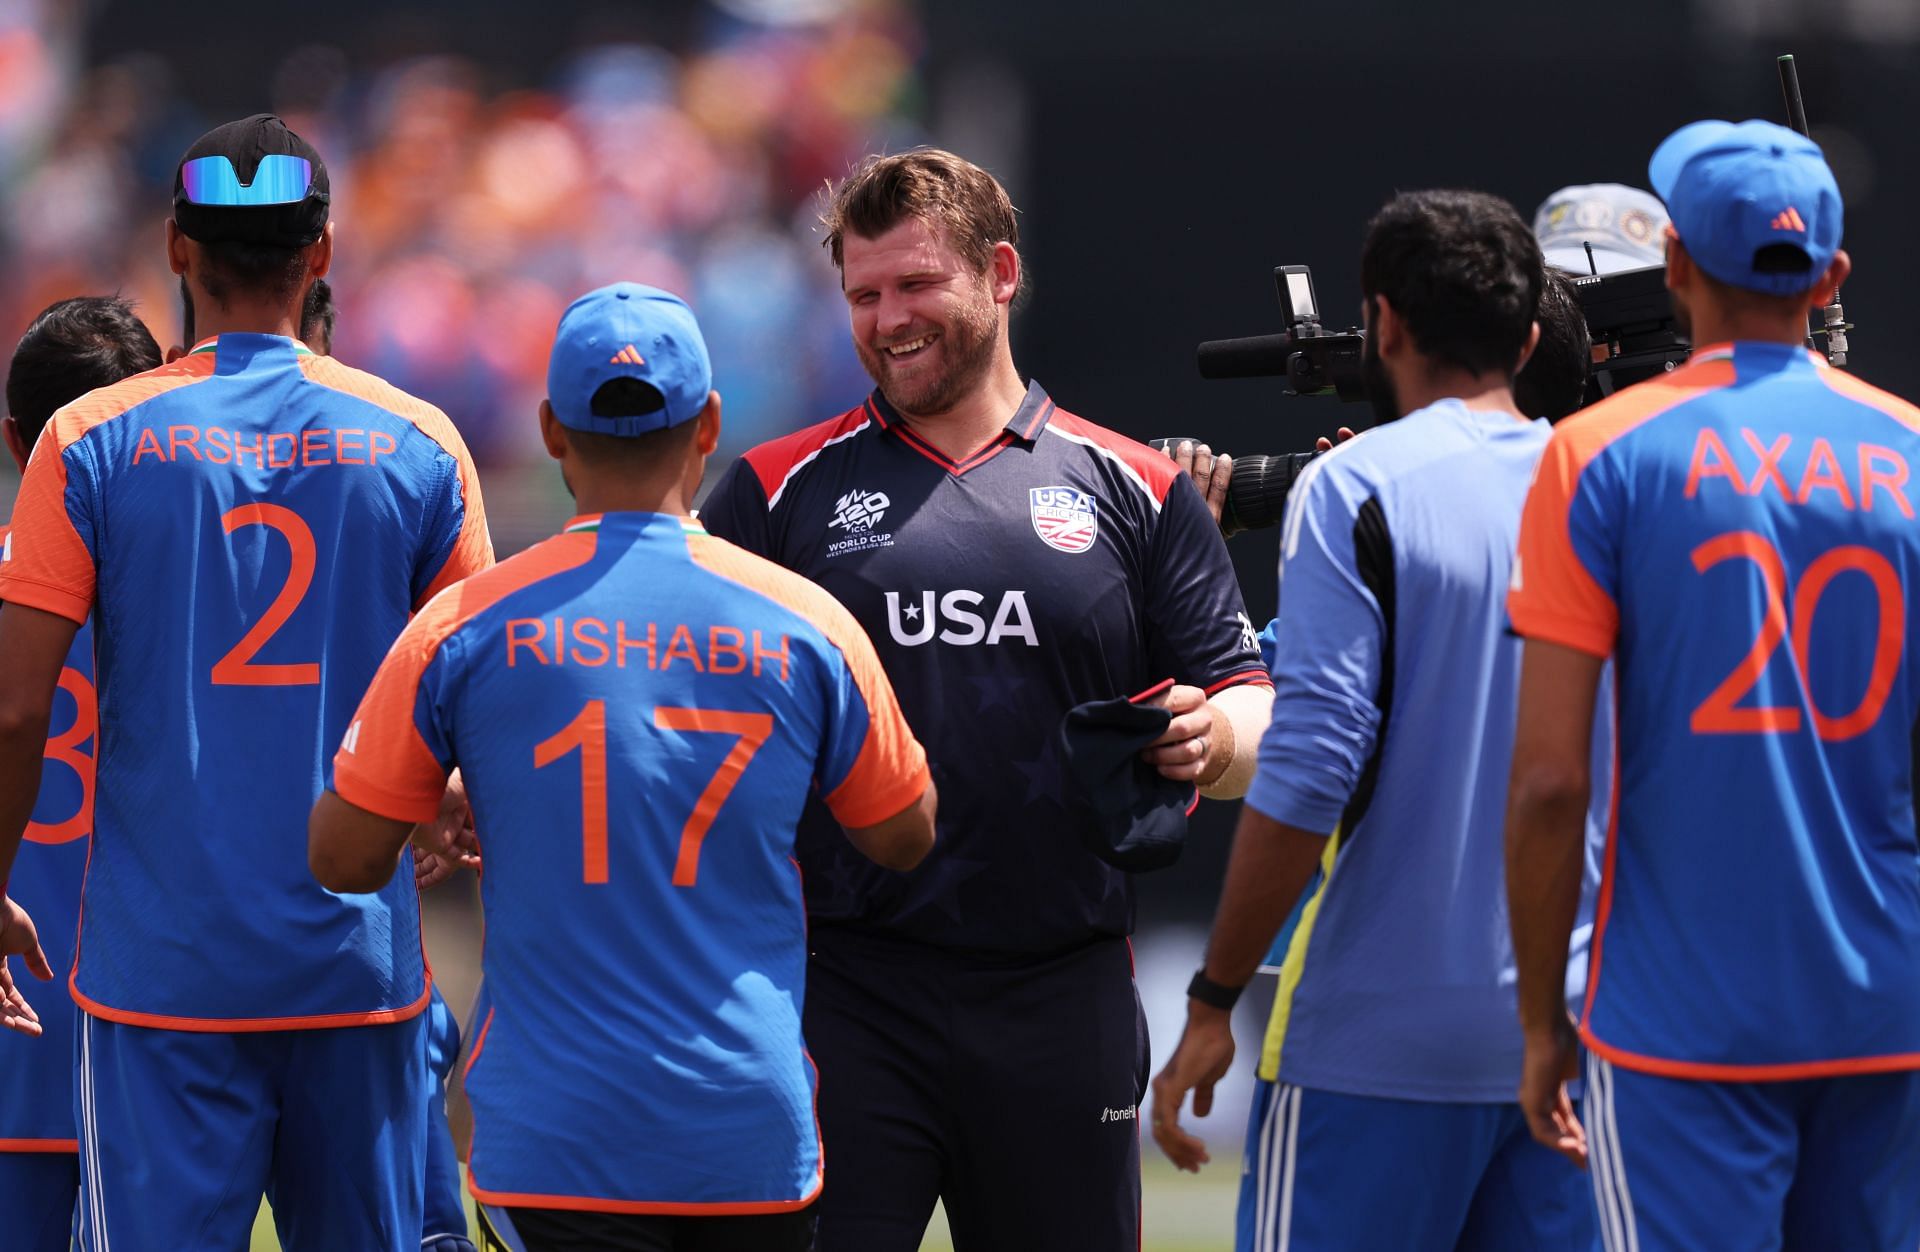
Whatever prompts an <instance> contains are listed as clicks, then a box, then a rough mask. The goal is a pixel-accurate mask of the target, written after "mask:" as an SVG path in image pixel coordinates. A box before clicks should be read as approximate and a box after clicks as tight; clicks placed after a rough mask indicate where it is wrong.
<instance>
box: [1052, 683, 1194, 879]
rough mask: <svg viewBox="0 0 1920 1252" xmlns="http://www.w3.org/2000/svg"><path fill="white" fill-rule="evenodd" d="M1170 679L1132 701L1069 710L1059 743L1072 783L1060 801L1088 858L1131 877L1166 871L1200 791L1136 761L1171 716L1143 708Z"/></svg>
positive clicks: (1163, 730) (1094, 702)
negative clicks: (1085, 847) (1077, 831)
mask: <svg viewBox="0 0 1920 1252" xmlns="http://www.w3.org/2000/svg"><path fill="white" fill-rule="evenodd" d="M1172 685H1173V680H1172V679H1171V678H1169V679H1167V680H1166V681H1165V682H1162V683H1160V684H1158V685H1157V686H1154V687H1152V688H1150V689H1149V690H1146V691H1143V692H1141V693H1140V694H1139V695H1137V696H1135V697H1133V698H1132V699H1131V700H1122V699H1114V700H1089V701H1088V702H1087V703H1085V704H1079V705H1075V706H1074V707H1073V708H1071V709H1069V710H1067V715H1066V717H1065V718H1064V719H1062V720H1061V722H1060V742H1061V745H1062V746H1063V747H1064V748H1065V749H1066V754H1067V777H1068V779H1069V780H1070V781H1071V784H1072V785H1071V786H1070V787H1069V789H1068V794H1067V795H1066V796H1065V797H1063V798H1064V799H1065V800H1066V801H1067V806H1068V809H1069V810H1070V811H1072V813H1073V815H1074V817H1075V818H1077V819H1078V820H1077V821H1076V823H1075V825H1076V826H1077V827H1078V829H1079V831H1080V839H1081V842H1082V843H1084V844H1086V846H1087V850H1088V851H1089V852H1091V853H1093V854H1094V855H1095V856H1097V857H1099V858H1100V859H1101V860H1103V861H1105V862H1106V863H1107V864H1109V865H1112V866H1114V867H1115V868H1117V869H1124V870H1126V871H1128V872H1129V873H1135V874H1138V873H1142V872H1145V871H1147V870H1155V869H1165V868H1166V867H1167V866H1169V865H1171V864H1173V863H1174V862H1175V861H1177V860H1179V859H1180V850H1181V849H1182V848H1183V847H1185V846H1186V842H1187V815H1188V814H1190V813H1192V812H1193V810H1194V807H1195V806H1196V805H1198V804H1199V802H1200V792H1199V790H1198V789H1197V788H1196V787H1195V786H1194V785H1193V784H1192V783H1190V782H1178V781H1175V780H1174V779H1171V778H1168V777H1166V776H1165V775H1163V774H1161V773H1160V771H1159V770H1156V769H1154V768H1153V766H1151V765H1148V764H1147V763H1146V762H1145V761H1143V760H1141V759H1140V752H1141V750H1142V749H1143V748H1146V747H1149V746H1150V745H1151V744H1152V743H1153V741H1154V740H1156V739H1158V738H1159V737H1160V736H1161V735H1164V734H1165V733H1167V725H1168V723H1170V722H1172V721H1173V714H1172V713H1170V712H1168V711H1167V710H1166V709H1164V708H1161V707H1160V706H1159V705H1157V704H1149V703H1147V701H1150V700H1153V699H1154V698H1156V697H1157V696H1159V695H1160V694H1161V693H1162V692H1164V691H1165V690H1166V689H1167V688H1169V687H1171V686H1172Z"/></svg>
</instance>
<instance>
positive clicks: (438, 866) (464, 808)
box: [413, 770, 480, 891]
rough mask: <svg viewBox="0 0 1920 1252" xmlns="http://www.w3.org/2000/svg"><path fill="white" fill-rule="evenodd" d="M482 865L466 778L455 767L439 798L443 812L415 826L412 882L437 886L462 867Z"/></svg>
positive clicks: (420, 886)
mask: <svg viewBox="0 0 1920 1252" xmlns="http://www.w3.org/2000/svg"><path fill="white" fill-rule="evenodd" d="M479 868H480V839H479V836H478V835H476V834H475V833H474V829H473V808H472V806H470V805H469V804H468V803H467V785H466V781H465V780H464V779H462V778H461V777H460V771H459V770H455V771H454V772H453V774H452V775H451V776H450V777H449V778H448V779H447V790H446V793H445V794H444V795H442V796H441V797H440V814H439V816H437V817H435V818H434V819H433V820H432V821H430V822H422V823H420V824H419V825H418V826H415V827H414V828H413V885H414V886H415V887H416V888H418V889H419V890H421V891H425V890H427V889H428V888H429V887H437V886H439V885H440V884H441V883H443V882H445V881H446V880H447V879H449V878H451V877H452V876H453V874H454V872H455V871H457V870H460V869H476V870H477V869H479Z"/></svg>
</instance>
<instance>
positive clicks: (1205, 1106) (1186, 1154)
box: [1153, 1000, 1233, 1174]
mask: <svg viewBox="0 0 1920 1252" xmlns="http://www.w3.org/2000/svg"><path fill="white" fill-rule="evenodd" d="M1232 1064H1233V1015H1232V1014H1230V1013H1228V1012H1227V1011H1226V1010H1224V1009H1217V1008H1214V1007H1213V1006H1212V1005H1210V1004H1200V1003H1197V1002H1195V1001H1192V1000H1189V1001H1187V1029H1186V1032H1185V1033H1184V1034H1182V1035H1181V1036H1180V1046H1179V1047H1177V1048H1175V1049H1174V1050H1173V1056H1172V1057H1171V1058H1170V1059H1169V1060H1168V1061H1167V1065H1166V1068H1165V1069H1163V1070H1161V1071H1160V1074H1159V1076H1158V1077H1156V1078H1155V1079H1154V1080H1153V1141H1154V1142H1155V1143H1157V1144H1159V1145H1160V1150H1161V1151H1162V1152H1165V1153H1166V1154H1167V1159H1169V1160H1171V1161H1172V1162H1173V1163H1174V1164H1175V1165H1177V1166H1179V1167H1180V1168H1181V1169H1184V1170H1189V1171H1191V1172H1193V1173H1196V1174H1197V1173H1199V1172H1200V1167H1201V1166H1202V1165H1205V1164H1206V1163H1207V1162H1208V1161H1210V1160H1212V1159H1213V1158H1212V1157H1210V1156H1208V1155H1207V1144H1206V1141H1205V1140H1204V1139H1200V1138H1198V1137H1197V1136H1194V1135H1190V1134H1188V1133H1187V1132H1186V1130H1185V1129H1184V1128H1183V1127H1182V1126H1181V1125H1180V1105H1181V1104H1182V1103H1183V1102H1184V1101H1185V1100H1186V1098H1187V1092H1189V1091H1191V1092H1193V1115H1194V1116H1195V1117H1205V1116H1206V1115H1207V1114H1208V1113H1211V1112H1212V1111H1213V1086H1214V1084H1215V1083H1217V1082H1219V1081H1220V1080H1221V1079H1222V1078H1225V1077H1226V1076H1227V1070H1228V1068H1229V1067H1230V1066H1232Z"/></svg>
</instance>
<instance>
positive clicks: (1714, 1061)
mask: <svg viewBox="0 0 1920 1252" xmlns="http://www.w3.org/2000/svg"><path fill="white" fill-rule="evenodd" d="M1649 174H1650V176H1651V179H1652V184H1653V187H1654V189H1655V190H1656V191H1658V192H1659V193H1660V196H1661V198H1662V199H1663V200H1664V201H1665V202H1666V206H1667V209H1668V211H1669V213H1671V215H1672V230H1671V232H1670V233H1669V235H1668V238H1667V245H1666V246H1667V285H1668V287H1669V288H1670V289H1671V290H1672V292H1673V299H1674V308H1675V312H1676V313H1677V314H1678V315H1679V317H1680V319H1681V321H1682V324H1683V326H1685V327H1687V328H1688V329H1689V330H1690V334H1691V337H1692V339H1693V342H1694V344H1695V348H1694V352H1693V357H1692V360H1691V361H1689V362H1688V364H1687V365H1686V366H1684V367H1683V368H1681V369H1678V370H1675V371H1674V372H1672V373H1671V374H1668V375H1666V376H1664V377H1662V378H1659V379H1655V380H1653V381H1650V382H1646V383H1642V384H1640V385H1638V386H1635V387H1631V388H1628V389H1627V390H1625V391H1623V392H1621V393H1620V394H1619V395H1617V396H1613V397H1610V398H1608V399H1607V400H1605V401H1604V402H1602V403H1600V404H1597V405H1594V406H1593V407H1591V408H1589V409H1587V410H1585V411H1584V412H1582V413H1580V414H1578V415H1576V416H1575V417H1573V418H1570V419H1569V420H1568V421H1567V422H1565V423H1564V424H1562V425H1561V426H1560V427H1559V429H1558V430H1556V431H1555V433H1554V437H1553V441H1552V443H1551V444H1550V445H1549V446H1548V448H1547V451H1546V455H1545V459H1544V460H1543V461H1542V463H1541V466H1540V473H1539V477H1538V480H1537V481H1536V482H1535V484H1534V486H1533V489H1532V491H1531V493H1530V495H1529V496H1528V499H1527V506H1526V515H1525V520H1524V522H1523V524H1522V527H1521V532H1520V544H1519V559H1518V561H1517V563H1516V564H1515V566H1514V573H1513V588H1512V592H1511V594H1510V596H1509V601H1508V603H1509V608H1510V612H1511V615H1512V620H1513V626H1514V629H1515V630H1516V631H1518V632H1519V633H1520V634H1521V635H1523V636H1525V638H1526V660H1525V671H1524V677H1523V679H1522V682H1521V693H1520V713H1519V729H1518V732H1517V738H1516V743H1517V745H1518V746H1517V749H1516V751H1515V755H1514V764H1513V780H1512V795H1511V800H1510V803H1509V810H1508V816H1507V843H1508V850H1507V863H1508V891H1509V896H1510V909H1511V919H1512V924H1513V937H1514V945H1515V949H1516V955H1517V957H1518V973H1519V980H1520V982H1519V996H1520V1005H1519V1007H1520V1016H1521V1022H1522V1024H1523V1027H1524V1030H1525V1034H1526V1065H1525V1071H1524V1074H1525V1076H1524V1079H1523V1082H1522V1084H1521V1087H1520V1101H1521V1107H1522V1109H1523V1111H1524V1112H1525V1114H1526V1116H1527V1119H1528V1121H1529V1122H1530V1123H1531V1125H1532V1128H1533V1133H1534V1136H1535V1137H1536V1138H1537V1139H1539V1140H1540V1142H1542V1143H1543V1144H1547V1145H1549V1146H1552V1147H1555V1148H1558V1149H1560V1150H1561V1151H1563V1152H1565V1153H1567V1154H1568V1155H1570V1156H1573V1157H1575V1158H1577V1159H1584V1160H1585V1161H1586V1162H1587V1163H1588V1165H1589V1167H1590V1173H1591V1175H1592V1180H1593V1189H1594V1195H1595V1198H1596V1199H1597V1201H1598V1208H1599V1228H1600V1232H1601V1235H1602V1237H1603V1238H1604V1240H1605V1242H1606V1245H1607V1247H1608V1248H1610V1249H1645V1250H1646V1252H1652V1250H1653V1249H1663V1248H1709V1247H1711V1248H1780V1247H1786V1248H1848V1249H1869V1250H1871V1249H1899V1250H1901V1252H1909V1250H1910V1249H1912V1248H1914V1247H1915V1246H1916V1245H1920V1187H1916V1186H1915V1185H1914V1180H1915V1179H1916V1178H1917V1177H1920V1073H1916V1071H1917V1070H1920V996H1916V995H1915V988H1916V986H1920V860H1917V859H1916V854H1917V853H1920V846H1917V845H1916V843H1915V837H1914V812H1913V779H1912V773H1911V768H1912V767H1911V763H1910V762H1911V758H1910V737H1911V735H1912V733H1913V727H1914V721H1915V715H1916V713H1920V674H1917V673H1916V670H1915V668H1914V665H1913V649H1914V644H1915V642H1916V641H1917V640H1920V626H1917V625H1916V623H1920V618H1917V617H1916V616H1915V614H1914V612H1913V608H1912V600H1911V598H1910V592H1909V591H1908V588H1910V587H1913V586H1914V585H1915V575H1916V572H1920V529H1916V527H1915V525H1914V522H1915V516H1914V503H1915V502H1914V487H1913V485H1912V482H1911V478H1912V469H1913V467H1914V466H1915V464H1916V463H1920V410H1916V409H1915V408H1914V406H1912V405H1910V404H1907V403H1906V402H1904V401H1902V400H1900V399H1897V398H1896V397H1894V396H1891V395H1888V394H1887V393H1886V392H1883V391H1880V390H1878V389H1876V388H1874V387H1871V386H1869V385H1867V384H1866V383H1864V382H1861V381H1860V380H1859V379H1857V378H1854V377H1852V376H1850V375H1848V374H1846V373H1843V372H1842V371H1840V370H1837V369H1831V368H1829V367H1828V366H1827V363H1826V362H1825V361H1824V360H1823V359H1822V358H1820V357H1819V356H1817V355H1815V354H1813V353H1811V352H1809V351H1808V350H1807V347H1806V336H1807V317H1808V314H1809V313H1810V312H1811V311H1813V310H1815V309H1818V308H1819V307H1821V306H1822V305H1824V304H1826V303H1828V302H1829V301H1830V300H1832V299H1833V298H1834V293H1835V292H1836V290H1837V289H1838V288H1839V286H1840V284H1841V283H1842V282H1843V281H1845V279H1846V277H1847V274H1848V272H1849V268H1850V262H1849V261H1848V258H1847V254H1846V253H1845V252H1844V251H1842V250H1841V248H1840V240H1841V225H1842V205H1841V199H1840V191H1839V188H1838V186H1837V185H1836V183H1835V182H1834V178H1833V174H1832V172H1831V171H1830V170H1829V169H1828V167H1827V164H1826V161H1825V159H1824V157H1823V156H1822V154H1821V151H1820V148H1819V147H1818V145H1816V144H1814V143H1813V142H1812V141H1811V140H1808V139H1806V138H1803V137H1802V136H1800V135H1797V134H1795V133H1794V132H1792V131H1790V130H1787V129H1786V128H1784V127H1781V126H1776V125H1773V124H1771V123H1768V122H1758V121H1749V122H1742V123H1740V124H1738V125H1734V124H1731V123H1727V122H1719V121H1710V122H1696V123H1694V124H1692V125H1690V126H1686V127H1682V128H1681V129H1680V130H1678V131H1676V132H1675V133H1674V134H1672V135H1671V136H1669V137H1668V138H1667V140H1666V141H1665V142H1664V143H1662V144H1661V145H1660V147H1659V148H1658V150H1656V151H1655V152H1654V154H1653V161H1652V164H1651V167H1650V169H1649ZM1608 657H1612V658H1613V661H1614V665H1615V670H1614V674H1615V681H1614V683H1613V684H1612V689H1611V690H1609V691H1605V692H1602V691H1600V690H1599V688H1600V682H1601V672H1602V666H1603V664H1604V663H1605V661H1606V659H1607V658H1608ZM1596 699H1598V700H1604V701H1606V702H1608V703H1616V704H1617V705H1618V708H1619V721H1618V725H1619V751H1618V767H1617V772H1615V773H1613V775H1612V776H1611V777H1608V776H1601V777H1593V776H1592V775H1591V774H1590V772H1589V770H1588V767H1587V759H1588V757H1587V750H1588V738H1587V737H1588V717H1589V713H1590V711H1591V710H1592V708H1593V707H1594V704H1595V702H1596ZM1597 788H1612V789H1614V790H1615V792H1616V793H1617V795H1618V808H1617V821H1616V825H1615V828H1614V830H1613V831H1612V832H1611V835H1610V838H1609V839H1608V842H1607V846H1606V853H1605V860H1604V874H1605V876H1604V880H1603V882H1602V885H1601V890H1600V902H1599V908H1598V913H1597V917H1596V920H1595V926H1594V935H1593V945H1592V972H1591V976H1590V978H1589V980H1588V986H1587V992H1586V999H1585V1003H1584V1005H1583V1008H1582V1012H1581V1015H1580V1019H1579V1024H1578V1034H1577V1036H1576V1031H1575V1025H1574V1023H1573V1021H1572V1020H1571V1019H1570V1018H1569V1017H1568V1014H1567V1012H1566V1009H1565V1007H1564V1005H1563V1004H1562V1003H1561V1002H1560V999H1559V996H1558V994H1557V986H1556V985H1555V984H1556V981H1557V979H1556V973H1555V971H1556V970H1557V969H1558V968H1559V966H1560V964H1562V963H1563V962H1564V959H1565V956H1566V951H1567V933H1568V930H1569V927H1570V925H1571V918H1572V915H1573V911H1574V906H1573V900H1574V897H1575V895H1576V893H1577V890H1578V887H1577V882H1578V876H1579V875H1578V871H1577V866H1578V862H1579V854H1578V844H1579V838H1580V834H1579V821H1578V816H1577V815H1578V813H1579V812H1580V811H1581V809H1582V808H1583V807H1584V805H1585V803H1586V799H1587V796H1588V794H1589V792H1590V790H1593V789H1597ZM1582 1042H1584V1044H1585V1045H1586V1049H1587V1071H1586V1073H1587V1087H1586V1095H1585V1105H1584V1117H1582V1116H1578V1115H1576V1114H1575V1112H1574V1108H1573V1104H1572V1101H1571V1100H1570V1099H1569V1098H1568V1096H1567V1094H1566V1092H1565V1091H1564V1089H1563V1087H1562V1080H1563V1079H1564V1078H1566V1077H1567V1076H1568V1074H1569V1073H1570V1072H1571V1069H1572V1067H1573V1065H1574V1064H1575V1062H1576V1056H1577V1051H1578V1047H1579V1044H1580V1043H1582Z"/></svg>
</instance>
